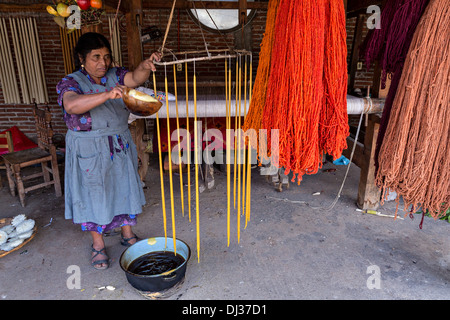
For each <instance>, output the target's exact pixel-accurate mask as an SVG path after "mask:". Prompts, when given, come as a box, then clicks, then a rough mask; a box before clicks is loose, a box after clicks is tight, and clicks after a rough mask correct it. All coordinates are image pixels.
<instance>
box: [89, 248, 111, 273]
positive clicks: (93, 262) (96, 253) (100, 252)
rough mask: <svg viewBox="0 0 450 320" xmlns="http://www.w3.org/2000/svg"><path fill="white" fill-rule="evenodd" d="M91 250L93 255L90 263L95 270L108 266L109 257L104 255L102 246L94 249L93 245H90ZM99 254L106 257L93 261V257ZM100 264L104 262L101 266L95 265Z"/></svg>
mask: <svg viewBox="0 0 450 320" xmlns="http://www.w3.org/2000/svg"><path fill="white" fill-rule="evenodd" d="M91 251H92V252H95V255H94V256H93V257H92V258H91V265H92V266H93V267H94V268H95V269H97V270H105V269H107V268H108V267H109V257H108V256H107V255H106V252H105V248H103V249H101V250H95V249H94V245H91ZM102 251H103V252H102ZM99 254H101V255H103V256H105V257H106V258H107V259H103V260H96V261H94V260H93V259H94V258H95V257H96V256H98V255H99ZM101 264H105V266H103V267H100V266H98V267H96V266H97V265H101Z"/></svg>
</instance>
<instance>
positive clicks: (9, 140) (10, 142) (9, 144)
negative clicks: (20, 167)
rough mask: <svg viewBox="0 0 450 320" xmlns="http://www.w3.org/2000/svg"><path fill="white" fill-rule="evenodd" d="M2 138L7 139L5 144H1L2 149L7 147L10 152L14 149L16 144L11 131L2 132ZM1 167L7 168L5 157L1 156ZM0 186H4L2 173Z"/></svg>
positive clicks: (0, 137) (0, 135) (0, 134)
mask: <svg viewBox="0 0 450 320" xmlns="http://www.w3.org/2000/svg"><path fill="white" fill-rule="evenodd" d="M0 139H6V143H5V144H0V149H3V148H7V149H8V152H13V151H14V145H13V140H12V135H11V132H10V131H6V132H5V133H0ZM0 169H6V166H5V162H4V161H3V158H1V157H0ZM0 188H3V182H2V176H1V175H0Z"/></svg>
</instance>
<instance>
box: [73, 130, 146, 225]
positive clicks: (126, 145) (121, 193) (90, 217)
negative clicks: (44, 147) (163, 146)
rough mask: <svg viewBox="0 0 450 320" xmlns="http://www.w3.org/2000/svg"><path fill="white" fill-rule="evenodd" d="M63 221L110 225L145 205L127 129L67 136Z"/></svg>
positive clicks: (74, 132) (134, 147)
mask: <svg viewBox="0 0 450 320" xmlns="http://www.w3.org/2000/svg"><path fill="white" fill-rule="evenodd" d="M64 189H65V190H64V194H65V217H66V219H72V220H73V222H74V223H84V222H93V223H96V224H100V225H104V224H109V223H110V222H111V221H112V220H113V218H114V217H115V216H117V215H121V214H133V215H135V214H139V213H141V212H142V206H143V205H144V204H145V196H144V192H143V190H142V184H141V180H140V177H139V174H138V160H137V151H136V145H135V144H134V142H133V139H132V137H131V133H130V130H129V129H128V126H126V127H122V128H120V129H117V128H116V129H109V128H108V129H100V130H94V131H72V130H68V132H67V134H66V160H65V173H64Z"/></svg>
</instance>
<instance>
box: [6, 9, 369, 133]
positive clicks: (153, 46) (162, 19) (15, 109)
mask: <svg viewBox="0 0 450 320" xmlns="http://www.w3.org/2000/svg"><path fill="white" fill-rule="evenodd" d="M169 14H170V9H151V10H150V9H149V10H144V23H143V28H146V27H149V26H152V25H156V26H158V27H159V29H160V30H161V31H162V32H164V31H165V29H166V24H167V21H168V17H169ZM0 15H1V16H3V17H5V16H6V17H9V16H27V17H28V16H33V17H35V18H36V23H37V27H38V34H39V44H40V48H41V52H42V59H43V66H44V72H45V79H46V85H47V90H48V95H49V106H50V108H51V110H52V113H53V125H54V130H55V131H56V132H57V133H62V134H64V133H65V132H66V126H65V124H64V122H63V120H62V110H61V107H59V106H58V105H57V102H56V99H57V95H56V91H55V87H56V85H57V83H58V82H59V81H60V80H61V78H63V77H64V76H65V74H64V62H63V57H62V49H61V41H60V35H59V29H58V27H57V26H56V24H55V23H54V21H53V19H52V18H51V16H50V15H49V14H47V13H46V12H42V13H36V12H26V13H19V12H9V13H0ZM107 15H109V16H113V15H114V14H113V13H108V14H107ZM119 16H120V15H119ZM106 19H107V18H106V16H104V18H103V20H104V23H103V24H102V25H103V33H104V34H105V35H107V36H108V27H107V26H108V22H107V20H106ZM265 19H266V12H265V11H259V12H258V13H257V15H256V16H255V18H254V19H253V21H252V23H251V30H252V41H251V44H247V45H250V47H251V48H252V52H253V72H254V77H253V79H255V74H256V70H257V64H258V57H259V56H258V54H259V50H260V43H261V40H262V38H263V35H264V28H265ZM120 21H121V23H122V25H123V28H125V18H124V17H122V18H121V19H120ZM347 24H348V26H347V31H348V43H349V46H351V43H352V42H351V41H352V39H353V38H352V37H353V29H352V28H354V20H352V19H349V20H348V21H347ZM7 28H8V31H9V23H7ZM240 32H241V31H237V33H240ZM9 34H10V33H9ZM204 35H205V38H206V42H207V43H208V48H209V49H217V48H224V47H226V45H225V42H224V40H223V39H222V37H221V36H220V35H218V34H215V33H209V32H204ZM236 35H237V34H236V33H228V34H225V38H226V41H227V42H228V43H229V45H230V46H232V47H233V46H234V42H235V37H236ZM238 36H239V35H238ZM121 42H122V48H121V49H122V59H123V65H124V66H127V65H128V54H127V46H126V45H127V40H126V32H125V30H124V29H123V30H121ZM11 43H12V42H11ZM161 43H162V39H161V40H157V41H153V42H150V43H145V44H144V45H143V52H144V57H148V56H149V55H150V54H151V53H152V52H153V51H156V50H157V49H158V48H159V47H160V46H161ZM166 48H170V49H171V50H174V51H179V50H180V51H189V50H203V49H204V45H203V38H202V36H201V32H200V30H199V28H198V27H197V26H196V25H195V24H194V23H193V21H192V20H191V19H190V17H189V16H188V14H187V13H186V12H185V10H180V11H178V12H177V11H176V12H175V15H174V18H173V21H172V25H171V28H170V32H169V35H168V40H167V42H166ZM350 49H351V48H350V47H349V54H350ZM13 55H14V53H13ZM196 70H197V72H198V81H200V80H202V79H203V81H209V79H216V80H221V79H224V67H223V62H221V61H210V62H208V63H201V64H200V63H198V64H197V65H196ZM16 72H17V71H16ZM172 72H173V71H172V70H169V69H168V75H169V76H168V78H169V81H170V79H171V75H172ZM371 72H372V71H371ZM371 72H368V73H365V72H359V73H358V75H357V84H356V86H358V87H366V86H367V85H368V84H369V82H370V83H371V77H372V73H371ZM183 77H184V72H180V73H179V74H177V80H178V81H180V82H181V81H184V80H183ZM163 79H164V70H163V68H162V67H160V68H159V69H158V72H157V82H158V90H161V89H163V87H162V85H163ZM31 108H32V106H31V105H23V104H15V105H7V104H5V102H4V98H3V93H2V88H1V86H0V131H2V130H5V129H7V128H10V127H12V126H14V125H16V126H17V127H19V129H20V130H22V131H23V132H24V133H25V134H26V135H28V136H29V137H30V138H33V137H34V136H35V133H34V125H33V120H32V111H31Z"/></svg>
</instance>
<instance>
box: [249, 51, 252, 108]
mask: <svg viewBox="0 0 450 320" xmlns="http://www.w3.org/2000/svg"><path fill="white" fill-rule="evenodd" d="M252 65H253V58H252V56H250V72H249V73H250V80H249V82H250V83H249V86H250V88H249V91H248V106H249V107H250V102H251V101H252V87H253V85H252V81H253V74H252V72H253V71H252V69H253V68H252Z"/></svg>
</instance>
